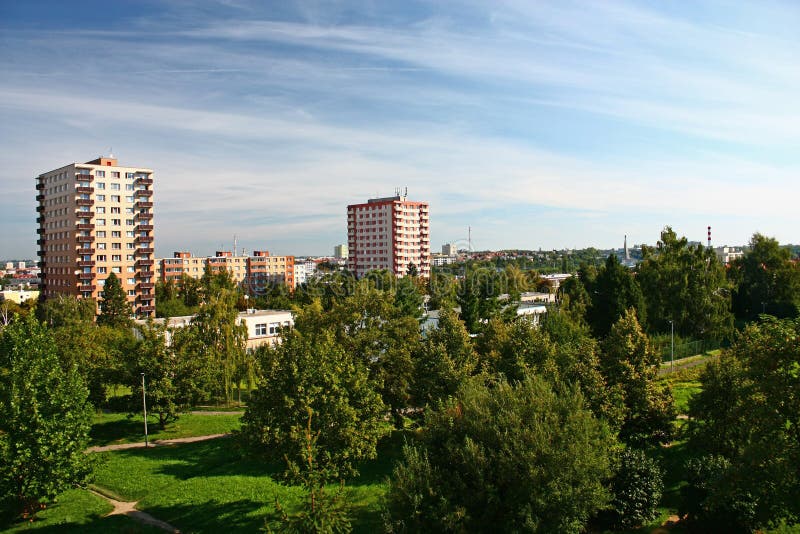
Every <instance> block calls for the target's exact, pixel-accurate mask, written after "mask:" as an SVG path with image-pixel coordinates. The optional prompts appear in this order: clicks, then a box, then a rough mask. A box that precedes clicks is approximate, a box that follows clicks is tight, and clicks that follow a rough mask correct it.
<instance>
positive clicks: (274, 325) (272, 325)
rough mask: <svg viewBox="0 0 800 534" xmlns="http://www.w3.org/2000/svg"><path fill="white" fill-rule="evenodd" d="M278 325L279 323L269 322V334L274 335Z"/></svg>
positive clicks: (279, 325)
mask: <svg viewBox="0 0 800 534" xmlns="http://www.w3.org/2000/svg"><path fill="white" fill-rule="evenodd" d="M280 327H281V323H269V335H271V336H273V335H276V334H277V333H278V329H279V328H280Z"/></svg>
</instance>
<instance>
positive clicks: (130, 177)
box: [125, 172, 134, 180]
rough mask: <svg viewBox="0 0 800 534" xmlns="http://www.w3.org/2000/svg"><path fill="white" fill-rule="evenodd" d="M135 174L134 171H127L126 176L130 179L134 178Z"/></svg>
mask: <svg viewBox="0 0 800 534" xmlns="http://www.w3.org/2000/svg"><path fill="white" fill-rule="evenodd" d="M133 176H134V175H133V173H132V172H126V173H125V178H127V179H128V180H132V179H133Z"/></svg>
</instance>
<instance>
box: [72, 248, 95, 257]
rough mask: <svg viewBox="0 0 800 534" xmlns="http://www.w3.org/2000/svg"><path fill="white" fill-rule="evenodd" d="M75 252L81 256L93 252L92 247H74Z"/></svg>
mask: <svg viewBox="0 0 800 534" xmlns="http://www.w3.org/2000/svg"><path fill="white" fill-rule="evenodd" d="M75 252H77V253H78V254H80V255H81V256H83V255H84V254H94V249H93V248H76V249H75Z"/></svg>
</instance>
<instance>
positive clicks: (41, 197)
mask: <svg viewBox="0 0 800 534" xmlns="http://www.w3.org/2000/svg"><path fill="white" fill-rule="evenodd" d="M42 200H44V195H43V194H42V193H39V194H38V195H36V202H41V201H42Z"/></svg>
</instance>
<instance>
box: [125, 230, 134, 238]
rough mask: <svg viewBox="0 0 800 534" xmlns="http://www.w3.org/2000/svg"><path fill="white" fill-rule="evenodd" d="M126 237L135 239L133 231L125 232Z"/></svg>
mask: <svg viewBox="0 0 800 534" xmlns="http://www.w3.org/2000/svg"><path fill="white" fill-rule="evenodd" d="M125 237H134V235H133V230H128V231H127V232H125Z"/></svg>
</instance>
